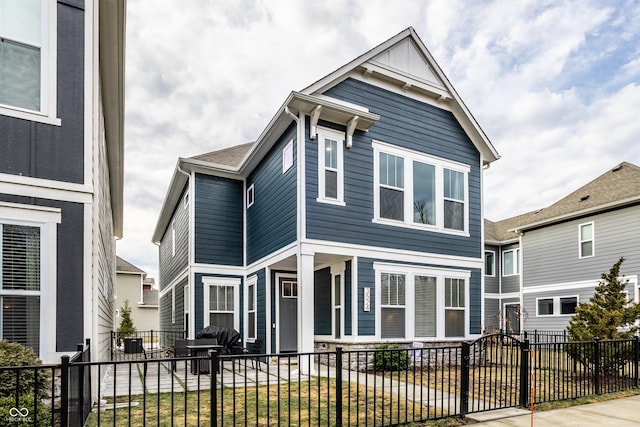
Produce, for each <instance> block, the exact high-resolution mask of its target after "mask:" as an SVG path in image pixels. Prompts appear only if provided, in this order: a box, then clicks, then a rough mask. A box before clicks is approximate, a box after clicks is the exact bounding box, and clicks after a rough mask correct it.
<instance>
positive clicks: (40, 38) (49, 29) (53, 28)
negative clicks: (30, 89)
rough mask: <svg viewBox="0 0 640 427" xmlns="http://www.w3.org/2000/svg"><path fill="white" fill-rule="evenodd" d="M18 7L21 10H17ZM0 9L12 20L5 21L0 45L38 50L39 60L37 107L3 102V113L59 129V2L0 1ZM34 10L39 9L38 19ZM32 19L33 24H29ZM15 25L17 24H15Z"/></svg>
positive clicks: (0, 102) (0, 105)
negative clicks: (57, 97) (28, 11)
mask: <svg viewBox="0 0 640 427" xmlns="http://www.w3.org/2000/svg"><path fill="white" fill-rule="evenodd" d="M18 5H19V8H18V9H16V8H15V7H16V6H18ZM0 6H2V7H3V13H5V14H10V16H9V19H6V20H5V23H6V24H7V25H0V39H3V40H4V42H0V43H7V44H13V45H14V46H20V47H21V48H23V49H30V50H32V51H33V50H36V49H37V50H38V51H39V54H38V55H37V56H38V58H39V61H40V69H39V70H38V73H39V81H38V85H39V88H38V92H39V100H38V101H37V103H38V106H37V108H29V107H30V106H25V105H22V106H21V105H16V104H15V103H12V102H11V101H7V100H2V99H0V114H2V115H5V116H11V117H16V118H20V119H25V120H32V121H36V122H41V123H47V124H51V125H56V126H60V124H61V120H60V119H59V118H57V117H56V114H57V113H56V90H57V82H56V71H57V61H56V51H57V2H56V1H55V0H20V1H8V0H0ZM10 6H13V8H14V9H11V8H10ZM29 6H31V7H32V8H33V9H32V12H34V13H32V14H30V13H27V12H26V11H25V9H26V8H27V7H29ZM20 8H21V10H19V9H20ZM35 9H39V15H40V16H39V18H38V16H37V12H35ZM14 14H15V16H13V15H14ZM30 17H31V19H29V18H30ZM30 20H31V22H30V24H31V25H29V21H30ZM14 23H15V24H17V25H12V24H14ZM0 48H1V47H0ZM0 78H2V80H5V78H4V72H3V71H2V70H0ZM36 78H37V76H36ZM7 80H8V79H7ZM23 83H24V82H23ZM5 84H6V83H5Z"/></svg>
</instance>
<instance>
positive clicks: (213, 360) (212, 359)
mask: <svg viewBox="0 0 640 427" xmlns="http://www.w3.org/2000/svg"><path fill="white" fill-rule="evenodd" d="M198 363H200V362H198ZM209 372H210V376H211V387H210V388H209V390H211V392H210V396H209V397H210V399H209V401H210V402H209V403H210V407H211V424H210V425H211V427H218V390H217V387H218V384H217V378H216V377H217V376H218V353H217V352H215V351H213V350H209ZM256 393H257V389H256Z"/></svg>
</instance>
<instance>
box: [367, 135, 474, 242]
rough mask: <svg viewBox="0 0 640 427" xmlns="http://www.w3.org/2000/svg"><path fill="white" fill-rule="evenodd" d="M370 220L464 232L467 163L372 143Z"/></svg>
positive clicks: (466, 200)
mask: <svg viewBox="0 0 640 427" xmlns="http://www.w3.org/2000/svg"><path fill="white" fill-rule="evenodd" d="M373 149H374V183H375V186H374V218H373V221H374V222H379V223H384V224H389V225H399V226H405V227H411V228H419V229H431V230H435V231H445V232H451V233H467V232H468V227H469V226H468V223H469V219H468V216H469V213H468V212H469V204H468V198H469V191H468V175H469V171H470V167H469V166H468V165H463V164H459V163H455V162H452V161H449V160H446V159H442V158H437V157H433V156H429V155H426V154H423V153H418V152H415V151H411V150H406V149H402V148H399V147H395V146H391V145H388V144H385V143H382V142H378V141H374V142H373Z"/></svg>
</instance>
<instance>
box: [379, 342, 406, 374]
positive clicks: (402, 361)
mask: <svg viewBox="0 0 640 427" xmlns="http://www.w3.org/2000/svg"><path fill="white" fill-rule="evenodd" d="M377 350H378V351H376V352H375V353H374V355H373V367H374V369H375V370H376V371H383V372H386V371H391V372H395V371H404V370H406V369H407V368H408V367H409V363H411V358H410V357H409V355H408V354H407V352H406V351H405V350H404V349H401V348H400V346H398V345H397V344H382V345H380V346H378V348H377Z"/></svg>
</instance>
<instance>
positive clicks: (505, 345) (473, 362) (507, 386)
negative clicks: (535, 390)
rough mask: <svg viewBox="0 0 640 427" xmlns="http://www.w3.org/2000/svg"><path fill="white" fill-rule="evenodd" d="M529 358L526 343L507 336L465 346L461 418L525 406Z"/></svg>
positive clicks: (486, 339) (481, 340) (490, 338)
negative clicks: (468, 414) (466, 415)
mask: <svg viewBox="0 0 640 427" xmlns="http://www.w3.org/2000/svg"><path fill="white" fill-rule="evenodd" d="M528 355H529V351H528V343H527V342H524V343H522V342H520V341H519V340H517V339H516V338H513V337H512V336H509V335H502V334H492V335H486V336H483V337H482V338H479V339H477V340H476V341H473V342H471V343H464V344H463V347H462V358H463V363H462V372H461V374H462V378H461V388H462V405H461V408H460V409H461V414H462V416H464V415H465V414H467V413H472V412H482V411H490V410H494V409H503V408H510V407H514V406H518V405H526V404H527V402H526V400H528V395H527V391H528V384H529V381H528V375H529V373H528V372H527V371H528V365H529V364H528V359H527V358H528ZM523 371H524V372H523ZM523 392H524V393H525V394H522V393H523Z"/></svg>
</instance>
